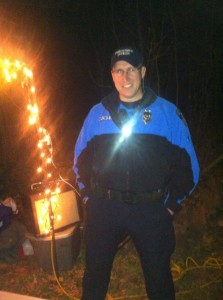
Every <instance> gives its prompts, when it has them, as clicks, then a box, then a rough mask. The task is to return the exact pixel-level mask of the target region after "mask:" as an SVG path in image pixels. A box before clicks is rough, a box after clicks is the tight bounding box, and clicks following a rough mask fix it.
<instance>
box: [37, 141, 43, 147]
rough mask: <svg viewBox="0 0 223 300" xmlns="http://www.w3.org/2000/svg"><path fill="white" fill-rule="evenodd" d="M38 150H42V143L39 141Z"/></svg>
mask: <svg viewBox="0 0 223 300" xmlns="http://www.w3.org/2000/svg"><path fill="white" fill-rule="evenodd" d="M38 148H40V149H42V148H43V143H42V142H41V141H39V142H38Z"/></svg>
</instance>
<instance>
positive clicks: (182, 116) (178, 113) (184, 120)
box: [176, 108, 187, 126]
mask: <svg viewBox="0 0 223 300" xmlns="http://www.w3.org/2000/svg"><path fill="white" fill-rule="evenodd" d="M176 113H177V115H178V117H179V118H180V119H181V120H182V121H183V123H184V125H185V126H187V121H186V119H185V118H184V115H183V114H182V112H181V111H180V110H179V108H177V110H176Z"/></svg>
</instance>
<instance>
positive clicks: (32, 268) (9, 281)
mask: <svg viewBox="0 0 223 300" xmlns="http://www.w3.org/2000/svg"><path fill="white" fill-rule="evenodd" d="M220 188H221V189H220V190H221V192H220V193H219V194H218V197H216V195H217V189H216V184H215V183H214V182H213V181H212V179H211V180H210V182H209V183H207V182H204V183H202V184H201V185H200V188H199V189H198V191H197V192H196V193H195V194H194V196H193V197H194V198H193V199H191V201H190V202H189V205H188V206H186V207H184V209H183V210H182V211H181V212H180V213H179V214H178V215H177V216H176V218H175V221H174V225H175V229H176V236H177V244H176V249H175V252H174V255H173V257H172V262H171V268H172V274H173V278H174V283H175V288H176V300H188V299H190V300H223V208H222V196H223V193H222V183H221V185H220ZM213 190H214V192H213ZM201 191H202V193H201ZM214 195H215V196H214ZM215 198H216V199H217V198H218V199H217V200H218V201H217V200H216V199H215ZM200 199H202V201H201V200H200ZM214 199H215V201H214ZM210 205H212V207H210ZM207 208H208V209H207ZM83 252H84V251H83V245H82V247H81V251H80V255H79V257H78V258H77V260H76V262H75V264H74V266H73V268H72V269H71V270H69V271H64V272H60V273H59V284H58V282H57V281H56V280H55V277H54V276H53V274H52V273H49V272H46V271H43V270H42V269H41V267H40V265H39V264H38V261H37V257H36V256H35V255H34V256H25V257H24V259H21V260H20V261H19V262H17V263H15V264H12V265H9V264H6V263H4V262H2V261H0V278H1V283H0V288H1V290H5V291H9V292H14V293H18V294H24V295H30V296H35V297H39V298H43V299H48V300H68V299H74V300H77V299H80V297H81V283H82V277H83V272H84V255H83ZM131 299H135V300H146V299H147V296H146V291H145V287H144V280H143V275H142V270H141V267H140V263H139V259H138V257H137V253H136V251H135V248H134V246H133V244H132V242H131V241H129V242H128V243H126V244H125V245H124V246H123V247H122V248H121V249H120V250H119V252H118V254H117V256H116V259H115V261H114V266H113V270H112V275H111V282H110V287H109V293H108V296H107V300H131Z"/></svg>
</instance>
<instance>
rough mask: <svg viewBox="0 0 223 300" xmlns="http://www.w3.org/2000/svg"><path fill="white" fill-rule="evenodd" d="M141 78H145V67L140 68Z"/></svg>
mask: <svg viewBox="0 0 223 300" xmlns="http://www.w3.org/2000/svg"><path fill="white" fill-rule="evenodd" d="M141 76H142V79H144V77H145V76H146V67H145V66H142V68H141Z"/></svg>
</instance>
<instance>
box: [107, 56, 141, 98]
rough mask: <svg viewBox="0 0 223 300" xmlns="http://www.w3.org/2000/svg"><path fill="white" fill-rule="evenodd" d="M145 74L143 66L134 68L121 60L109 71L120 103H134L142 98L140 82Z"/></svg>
mask: <svg viewBox="0 0 223 300" xmlns="http://www.w3.org/2000/svg"><path fill="white" fill-rule="evenodd" d="M145 73H146V68H145V67H144V66H142V67H140V68H134V67H133V66H132V65H130V64H129V63H127V62H126V61H123V60H121V61H118V62H117V63H116V64H115V65H114V67H113V69H112V71H111V74H112V79H113V81H114V84H115V87H116V89H117V91H118V93H119V95H120V99H121V100H122V101H124V102H134V101H137V100H139V99H141V98H142V96H143V91H142V86H141V81H142V79H143V78H144V76H145Z"/></svg>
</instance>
